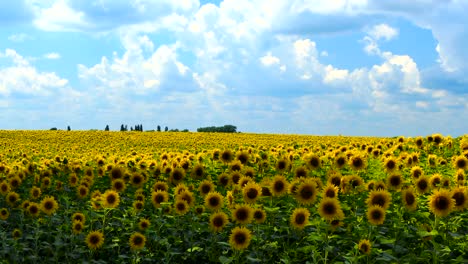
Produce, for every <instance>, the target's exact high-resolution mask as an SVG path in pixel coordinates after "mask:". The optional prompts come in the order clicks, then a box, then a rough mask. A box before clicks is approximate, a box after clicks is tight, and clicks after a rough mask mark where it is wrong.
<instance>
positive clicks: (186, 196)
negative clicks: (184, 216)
mask: <svg viewBox="0 0 468 264" xmlns="http://www.w3.org/2000/svg"><path fill="white" fill-rule="evenodd" d="M176 199H182V200H185V201H187V204H188V205H189V207H192V206H194V204H195V197H194V195H193V193H192V192H191V191H189V190H184V191H182V192H180V193H179V194H178V195H176Z"/></svg>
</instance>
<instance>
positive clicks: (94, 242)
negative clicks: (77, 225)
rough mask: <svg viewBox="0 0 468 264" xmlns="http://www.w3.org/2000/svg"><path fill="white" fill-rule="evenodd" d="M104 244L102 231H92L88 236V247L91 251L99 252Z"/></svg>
mask: <svg viewBox="0 0 468 264" xmlns="http://www.w3.org/2000/svg"><path fill="white" fill-rule="evenodd" d="M103 244H104V234H103V233H102V232H101V231H91V232H90V233H88V235H87V236H86V245H87V246H88V247H89V248H90V249H91V250H97V249H99V248H100V247H102V245H103Z"/></svg>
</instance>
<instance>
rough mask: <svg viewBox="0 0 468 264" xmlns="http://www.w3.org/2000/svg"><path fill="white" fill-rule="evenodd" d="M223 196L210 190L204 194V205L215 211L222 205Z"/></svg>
mask: <svg viewBox="0 0 468 264" xmlns="http://www.w3.org/2000/svg"><path fill="white" fill-rule="evenodd" d="M223 203H224V200H223V196H222V195H221V194H220V193H218V192H210V193H208V194H207V195H206V196H205V206H206V207H207V208H208V209H210V210H213V211H217V210H219V209H221V208H222V207H223Z"/></svg>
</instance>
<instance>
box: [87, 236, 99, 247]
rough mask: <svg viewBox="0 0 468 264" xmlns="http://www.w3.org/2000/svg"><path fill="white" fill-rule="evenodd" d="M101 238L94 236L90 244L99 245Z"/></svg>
mask: <svg viewBox="0 0 468 264" xmlns="http://www.w3.org/2000/svg"><path fill="white" fill-rule="evenodd" d="M99 240H100V239H99V236H97V235H92V236H91V237H90V238H89V242H90V243H91V244H92V245H96V244H98V243H99Z"/></svg>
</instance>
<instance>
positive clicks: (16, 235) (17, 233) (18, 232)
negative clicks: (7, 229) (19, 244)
mask: <svg viewBox="0 0 468 264" xmlns="http://www.w3.org/2000/svg"><path fill="white" fill-rule="evenodd" d="M22 235H23V232H21V229H18V228H15V229H13V232H11V236H12V237H13V239H14V240H18V239H20V238H21V236H22Z"/></svg>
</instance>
